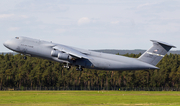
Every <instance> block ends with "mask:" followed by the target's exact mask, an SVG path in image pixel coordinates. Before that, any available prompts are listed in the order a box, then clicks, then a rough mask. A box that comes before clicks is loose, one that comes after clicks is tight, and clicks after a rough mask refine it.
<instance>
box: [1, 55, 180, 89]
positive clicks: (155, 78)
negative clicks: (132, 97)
mask: <svg viewBox="0 0 180 106" xmlns="http://www.w3.org/2000/svg"><path fill="white" fill-rule="evenodd" d="M140 55H141V54H125V55H124V56H128V57H133V58H138V57H139V56H140ZM23 57H24V56H23V55H21V54H17V55H12V54H6V55H4V54H1V55H0V90H1V89H2V88H3V87H10V88H11V87H17V88H21V87H76V88H82V87H83V88H86V89H89V88H91V89H92V88H98V89H99V88H100V89H103V88H106V89H111V88H115V87H116V88H118V87H131V88H133V87H146V88H148V87H149V88H151V87H175V88H179V87H180V55H177V54H169V55H165V57H164V58H163V59H162V60H161V61H160V62H159V63H158V65H157V67H159V68H160V69H159V70H135V71H134V70H133V71H102V70H94V69H86V68H84V70H83V71H76V67H72V68H71V69H69V70H67V69H66V68H63V64H62V63H58V62H54V61H49V60H46V59H41V58H36V57H27V59H26V60H24V59H23Z"/></svg>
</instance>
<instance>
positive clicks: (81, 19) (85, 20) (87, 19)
mask: <svg viewBox="0 0 180 106" xmlns="http://www.w3.org/2000/svg"><path fill="white" fill-rule="evenodd" d="M89 23H90V19H89V18H87V17H82V18H80V19H79V20H78V25H83V24H89Z"/></svg>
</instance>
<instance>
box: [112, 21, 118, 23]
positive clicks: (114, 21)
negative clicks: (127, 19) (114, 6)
mask: <svg viewBox="0 0 180 106" xmlns="http://www.w3.org/2000/svg"><path fill="white" fill-rule="evenodd" d="M111 24H119V21H112V22H111Z"/></svg>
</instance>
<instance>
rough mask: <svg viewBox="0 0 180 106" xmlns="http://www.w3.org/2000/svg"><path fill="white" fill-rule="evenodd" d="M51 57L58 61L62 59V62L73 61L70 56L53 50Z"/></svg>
mask: <svg viewBox="0 0 180 106" xmlns="http://www.w3.org/2000/svg"><path fill="white" fill-rule="evenodd" d="M51 56H53V57H57V58H58V59H61V60H72V59H73V58H72V57H71V56H70V55H69V54H67V53H63V52H60V51H58V50H52V51H51Z"/></svg>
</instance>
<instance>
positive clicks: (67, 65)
mask: <svg viewBox="0 0 180 106" xmlns="http://www.w3.org/2000/svg"><path fill="white" fill-rule="evenodd" d="M63 67H64V68H67V69H68V70H69V69H70V68H71V66H69V64H68V63H67V64H66V65H64V66H63Z"/></svg>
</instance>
